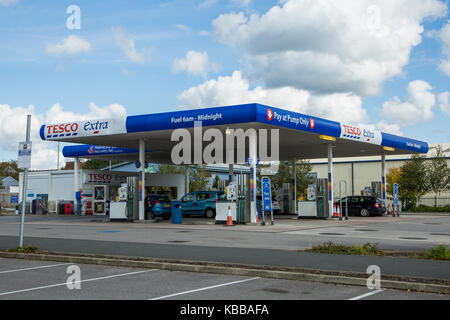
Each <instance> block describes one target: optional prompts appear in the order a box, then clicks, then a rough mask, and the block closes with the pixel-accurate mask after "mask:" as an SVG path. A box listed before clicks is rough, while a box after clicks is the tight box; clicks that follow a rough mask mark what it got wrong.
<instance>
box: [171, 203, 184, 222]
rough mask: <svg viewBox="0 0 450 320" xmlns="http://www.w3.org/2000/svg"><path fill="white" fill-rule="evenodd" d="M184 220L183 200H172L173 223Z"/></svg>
mask: <svg viewBox="0 0 450 320" xmlns="http://www.w3.org/2000/svg"><path fill="white" fill-rule="evenodd" d="M182 222H183V215H182V214H181V201H172V223H174V224H181V223H182Z"/></svg>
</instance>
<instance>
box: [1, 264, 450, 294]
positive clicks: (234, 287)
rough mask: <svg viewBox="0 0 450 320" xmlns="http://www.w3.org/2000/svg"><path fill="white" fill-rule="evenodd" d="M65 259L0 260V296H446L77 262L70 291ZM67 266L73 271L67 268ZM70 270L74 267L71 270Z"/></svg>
mask: <svg viewBox="0 0 450 320" xmlns="http://www.w3.org/2000/svg"><path fill="white" fill-rule="evenodd" d="M71 266H73V265H72V264H69V263H57V262H51V261H27V260H20V259H5V258H0V300H8V299H14V300H21V299H23V300H32V299H43V300H77V299H84V300H96V299H108V300H114V299H123V300H126V299H133V300H147V299H148V300H165V299H177V300H196V299H198V300H217V299H220V300H264V299H267V300H304V299H305V300H306V299H319V300H334V299H339V300H349V299H400V300H403V299H404V300H414V299H434V300H437V299H445V300H448V299H449V298H450V297H449V296H446V295H439V294H429V293H419V292H405V291H397V290H389V289H386V290H383V288H381V290H368V289H367V288H364V287H355V286H344V285H331V284H322V283H316V282H314V283H313V282H304V281H289V280H275V279H264V278H259V277H240V276H228V275H216V274H202V273H189V272H178V271H165V270H155V269H135V268H119V267H106V266H97V265H81V264H80V265H77V266H78V267H79V270H80V276H81V277H80V281H79V283H78V284H79V285H80V289H69V288H68V287H67V281H68V278H69V276H71V275H73V273H67V271H68V268H69V267H71ZM69 270H73V267H72V268H69ZM72 272H73V271H72Z"/></svg>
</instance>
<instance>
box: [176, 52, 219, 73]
mask: <svg viewBox="0 0 450 320" xmlns="http://www.w3.org/2000/svg"><path fill="white" fill-rule="evenodd" d="M172 70H173V72H174V73H179V72H184V71H185V72H187V73H189V74H191V75H201V76H203V77H204V78H206V76H207V75H208V72H210V71H213V72H218V71H219V65H218V64H217V63H213V62H210V61H209V58H208V54H207V53H206V52H198V51H193V50H191V51H188V52H187V53H186V58H184V59H175V61H174V62H173V65H172Z"/></svg>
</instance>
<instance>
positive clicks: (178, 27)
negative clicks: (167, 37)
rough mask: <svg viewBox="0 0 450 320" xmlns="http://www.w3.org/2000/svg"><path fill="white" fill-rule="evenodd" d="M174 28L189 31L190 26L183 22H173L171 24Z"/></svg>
mask: <svg viewBox="0 0 450 320" xmlns="http://www.w3.org/2000/svg"><path fill="white" fill-rule="evenodd" d="M173 26H174V27H175V28H177V29H180V30H183V31H191V28H190V27H188V26H186V25H184V24H174V25H173Z"/></svg>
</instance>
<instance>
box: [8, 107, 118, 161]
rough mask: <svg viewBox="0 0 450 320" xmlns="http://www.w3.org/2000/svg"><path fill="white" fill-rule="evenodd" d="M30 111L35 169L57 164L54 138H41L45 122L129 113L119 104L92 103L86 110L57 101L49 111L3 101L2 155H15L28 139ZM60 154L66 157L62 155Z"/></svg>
mask: <svg viewBox="0 0 450 320" xmlns="http://www.w3.org/2000/svg"><path fill="white" fill-rule="evenodd" d="M27 114H31V132H30V133H31V137H30V138H31V141H32V142H33V151H32V158H31V167H32V169H49V168H50V169H51V168H56V158H57V151H56V150H57V145H56V143H55V142H49V141H42V140H41V138H40V136H39V129H40V127H41V126H42V125H43V124H46V123H55V122H70V121H73V120H88V119H100V118H101V119H108V118H123V117H125V116H126V110H125V108H124V107H123V106H122V105H119V104H111V105H108V106H104V107H100V106H97V105H95V104H94V103H90V104H89V111H88V112H87V113H84V114H83V113H76V112H71V111H64V109H63V108H62V107H61V105H60V104H59V103H56V104H54V105H53V106H52V107H51V108H50V109H49V110H48V111H47V112H46V113H37V112H36V111H35V107H34V106H33V105H29V106H28V108H23V107H11V106H9V105H7V104H0V149H1V150H2V151H3V152H2V153H3V156H5V154H7V153H11V154H13V155H16V154H17V148H18V145H19V142H20V141H25V132H26V120H27ZM60 158H61V159H62V158H63V157H62V155H61V156H60ZM3 160H9V159H3Z"/></svg>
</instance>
